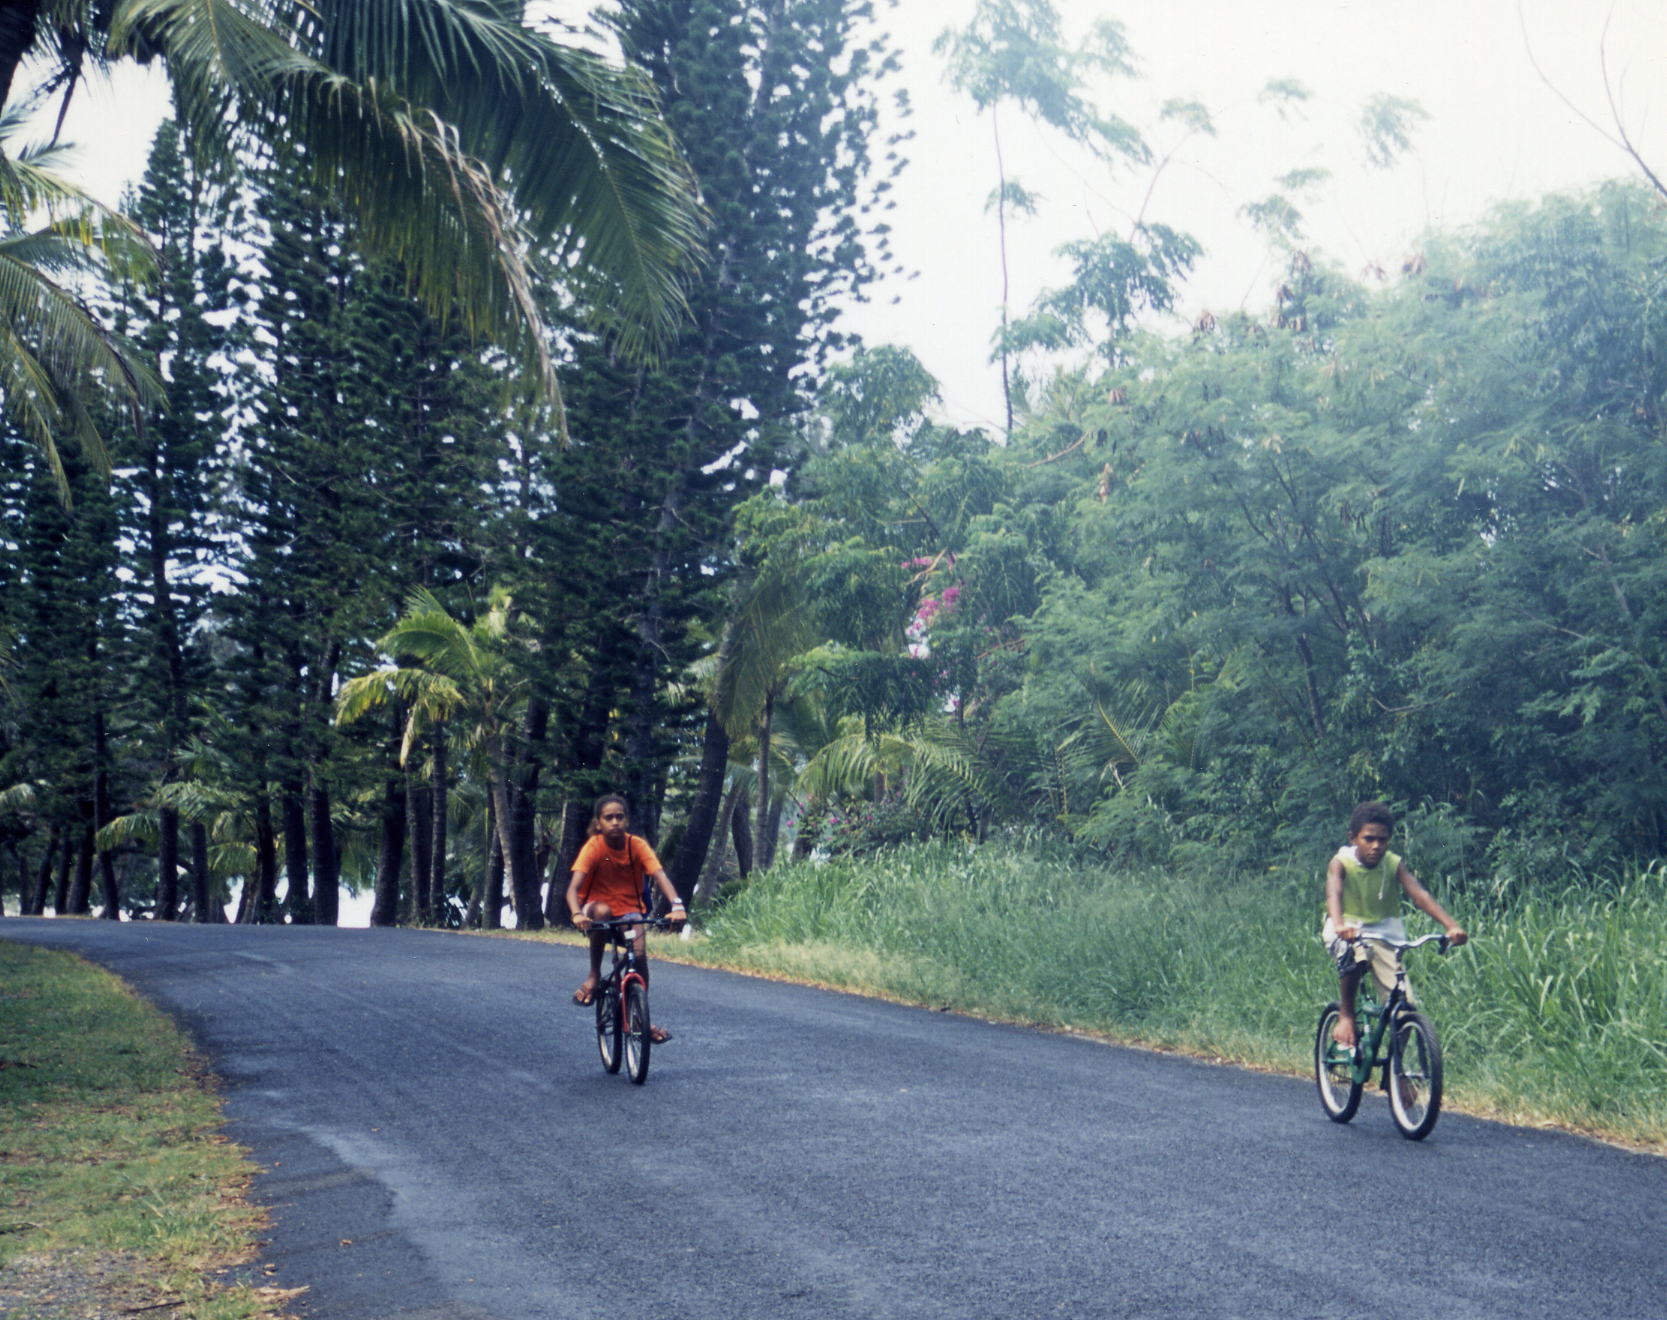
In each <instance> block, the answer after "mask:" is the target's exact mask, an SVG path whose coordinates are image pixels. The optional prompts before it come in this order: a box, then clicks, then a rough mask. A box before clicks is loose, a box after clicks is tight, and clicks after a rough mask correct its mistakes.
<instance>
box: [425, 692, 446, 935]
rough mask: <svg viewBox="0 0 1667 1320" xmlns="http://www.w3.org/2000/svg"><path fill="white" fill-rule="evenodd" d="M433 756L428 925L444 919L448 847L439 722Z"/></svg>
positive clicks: (442, 729)
mask: <svg viewBox="0 0 1667 1320" xmlns="http://www.w3.org/2000/svg"><path fill="white" fill-rule="evenodd" d="M432 743H433V748H434V751H433V756H432V758H431V759H430V761H429V775H428V793H429V824H430V827H431V829H432V831H433V838H432V841H431V842H430V844H429V848H428V862H429V867H430V868H431V869H430V871H429V875H428V884H427V885H426V886H425V887H424V892H425V893H426V894H427V895H428V907H427V911H426V912H425V913H424V915H423V924H425V925H429V926H443V925H444V924H445V921H446V904H447V898H446V853H447V851H448V849H449V847H450V844H449V841H448V840H447V838H446V827H447V826H448V825H449V824H450V820H449V813H450V810H451V808H450V806H449V789H450V785H449V784H448V783H447V779H446V776H447V775H448V774H450V770H449V769H448V768H447V765H446V726H445V724H444V722H442V721H438V720H437V721H435V724H434V729H433V737H432Z"/></svg>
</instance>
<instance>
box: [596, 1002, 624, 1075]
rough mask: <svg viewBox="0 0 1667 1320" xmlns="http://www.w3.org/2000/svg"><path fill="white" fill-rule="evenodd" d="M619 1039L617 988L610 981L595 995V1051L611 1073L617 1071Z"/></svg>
mask: <svg viewBox="0 0 1667 1320" xmlns="http://www.w3.org/2000/svg"><path fill="white" fill-rule="evenodd" d="M619 1037H620V1024H619V988H618V987H617V986H616V985H614V984H613V982H611V981H610V982H608V983H607V984H606V985H604V986H602V987H601V988H600V989H599V990H598V991H597V995H596V1051H597V1053H598V1054H600V1055H601V1056H602V1066H603V1067H604V1068H605V1069H607V1070H608V1071H609V1072H611V1073H616V1072H618V1071H619V1055H620V1050H619Z"/></svg>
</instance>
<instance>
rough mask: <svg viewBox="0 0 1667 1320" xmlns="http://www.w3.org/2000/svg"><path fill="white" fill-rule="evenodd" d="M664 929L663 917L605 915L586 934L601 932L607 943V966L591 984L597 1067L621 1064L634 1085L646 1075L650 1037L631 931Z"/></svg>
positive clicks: (644, 992) (645, 993) (642, 979)
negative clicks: (598, 1056) (609, 951)
mask: <svg viewBox="0 0 1667 1320" xmlns="http://www.w3.org/2000/svg"><path fill="white" fill-rule="evenodd" d="M645 928H646V929H648V930H670V929H671V928H672V926H671V922H670V921H668V920H666V918H664V917H608V918H604V919H602V920H598V921H593V922H591V923H590V926H589V927H588V928H587V933H591V932H595V931H601V932H602V933H603V934H604V935H606V936H607V937H608V943H609V944H610V945H611V946H612V948H613V967H612V968H611V969H610V970H609V972H608V974H607V976H605V977H603V978H602V982H601V984H600V985H598V986H597V987H596V1048H597V1052H598V1053H600V1054H601V1056H602V1066H603V1067H604V1068H606V1069H607V1070H608V1071H609V1072H611V1073H616V1072H618V1071H619V1066H620V1064H621V1063H623V1064H624V1065H625V1075H626V1076H627V1077H629V1078H630V1079H631V1080H632V1081H633V1082H635V1083H636V1084H637V1085H638V1086H641V1085H642V1084H643V1083H644V1082H645V1081H647V1080H648V1056H649V1054H650V1052H651V1051H652V1049H653V1046H654V1041H653V1039H652V1038H651V1036H650V1035H649V1029H650V1027H651V1026H652V1025H653V1019H652V1018H650V1017H649V1016H648V978H647V977H646V976H644V975H643V969H642V967H641V965H640V964H639V963H638V961H637V944H636V932H637V931H638V930H642V929H645Z"/></svg>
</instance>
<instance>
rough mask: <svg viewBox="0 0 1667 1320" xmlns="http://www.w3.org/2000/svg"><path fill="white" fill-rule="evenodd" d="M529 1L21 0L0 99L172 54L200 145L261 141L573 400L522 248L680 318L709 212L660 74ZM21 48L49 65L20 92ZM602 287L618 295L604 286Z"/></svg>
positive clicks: (431, 289)
mask: <svg viewBox="0 0 1667 1320" xmlns="http://www.w3.org/2000/svg"><path fill="white" fill-rule="evenodd" d="M527 8H528V6H527V5H526V4H525V3H524V2H521V0H422V3H421V4H415V5H413V4H411V3H409V0H16V2H15V3H8V4H6V5H3V6H0V107H5V106H7V105H10V104H11V103H12V102H13V101H14V100H19V101H20V103H21V104H23V105H26V106H30V105H33V104H35V103H36V102H38V101H39V100H40V99H41V98H42V97H45V96H48V95H56V94H61V95H62V96H64V97H68V96H69V95H70V94H71V93H72V92H73V90H74V89H75V87H76V86H77V85H78V83H79V82H80V80H81V78H82V76H83V72H84V70H85V69H86V68H87V67H88V66H91V67H94V68H97V67H103V66H108V65H109V64H111V63H113V62H115V61H117V60H120V59H136V60H141V61H149V60H152V59H160V60H161V61H162V62H163V64H164V65H165V66H166V68H167V72H168V76H169V79H170V82H171V84H172V87H173V92H174V100H175V106H176V112H177V114H178V115H179V117H180V118H181V120H182V121H183V122H184V123H185V124H186V125H187V127H188V128H189V130H190V133H191V136H192V139H193V140H194V141H195V142H197V143H198V144H199V149H200V150H202V151H204V152H207V153H209V154H212V155H214V156H216V157H219V158H223V159H227V160H230V159H235V158H237V157H239V156H243V155H247V154H249V153H253V152H259V153H262V154H265V155H267V156H268V157H273V158H277V159H279V160H281V161H282V162H283V163H284V165H285V167H286V168H289V169H293V170H296V171H298V172H300V173H302V174H304V175H306V176H308V177H310V178H311V179H312V180H313V181H314V182H315V183H316V184H318V186H319V187H320V188H321V189H323V190H324V191H325V192H326V193H327V194H328V195H330V196H331V197H332V198H334V199H335V200H336V201H338V202H339V203H341V204H342V205H343V206H344V207H346V208H347V209H348V210H350V211H351V212H352V213H354V214H355V216H356V217H357V220H358V223H359V233H360V236H361V238H362V240H363V241H364V242H365V244H366V245H367V247H369V248H371V249H373V250H376V251H380V252H384V253H391V254H393V255H395V256H397V257H398V258H399V259H400V260H401V261H402V262H403V263H404V265H405V268H406V270H407V271H408V272H409V278H410V280H411V282H412V286H413V289H414V290H415V291H416V292H417V293H418V294H419V295H420V296H421V297H422V299H423V301H424V302H425V303H426V304H427V305H428V306H429V307H430V308H432V309H434V310H435V311H436V312H438V313H440V314H455V313H460V314H461V315H462V316H463V317H464V318H466V320H467V321H468V323H469V324H470V326H471V327H472V328H473V329H475V330H476V331H478V332H480V333H481V334H483V335H485V336H486V337H488V338H491V339H493V340H495V341H496V342H499V343H501V344H503V345H505V346H506V347H510V348H512V349H514V350H516V351H517V353H518V356H519V357H520V358H521V359H522V360H523V361H524V362H525V363H526V364H527V366H528V368H529V372H530V375H531V378H532V380H533V381H535V382H536V383H537V385H538V386H539V387H540V388H541V391H542V393H543V395H544V396H545V397H546V398H548V399H550V400H553V401H554V400H557V399H558V395H557V392H556V387H555V377H554V370H553V366H552V363H551V359H550V356H549V352H548V348H547V335H546V332H545V329H544V326H543V324H542V319H541V317H540V315H539V312H538V310H537V307H536V304H535V297H534V290H533V287H532V280H531V278H530V275H529V271H528V266H527V260H526V255H525V254H526V253H527V252H528V251H529V250H534V249H536V250H539V251H552V252H553V253H554V255H555V256H556V257H557V259H558V260H561V261H562V262H563V263H564V264H565V265H566V266H567V267H568V268H569V273H570V275H571V274H573V273H575V272H582V273H583V274H585V275H586V277H587V278H589V279H591V280H592V281H594V282H596V283H598V284H600V285H601V286H602V288H601V290H599V291H598V294H599V296H597V297H596V298H595V299H594V301H595V302H596V303H597V305H606V306H608V307H610V308H612V309H614V312H615V314H616V315H617V318H618V319H617V322H616V324H615V325H614V326H613V327H612V329H613V330H614V332H615V333H616V334H617V335H618V337H619V339H620V342H621V345H622V347H624V348H625V349H627V350H637V349H643V348H647V347H650V346H652V344H653V343H655V342H656V341H657V340H658V339H660V338H661V337H662V336H664V335H665V334H666V333H667V332H668V331H669V330H670V328H671V327H672V326H673V325H674V324H675V323H676V321H677V319H678V317H679V316H680V314H681V309H682V306H683V303H682V297H681V293H680V287H681V281H682V279H683V277H684V275H685V274H686V272H687V270H688V269H689V267H690V266H691V264H692V262H693V259H694V256H695V254H696V252H697V250H698V246H699V233H700V223H701V212H700V208H699V205H698V202H697V200H696V195H695V194H696V190H695V185H694V182H693V179H692V177H691V176H690V174H689V171H688V168H687V165H686V164H685V162H684V160H683V157H682V154H681V152H680V150H679V149H678V147H677V145H676V143H675V141H674V140H673V138H672V136H671V134H670V131H669V130H668V129H667V128H666V127H665V124H664V122H663V120H662V119H661V117H660V115H659V110H658V105H657V101H656V99H655V96H654V94H653V91H652V88H651V86H650V84H649V83H648V80H647V79H646V78H645V77H644V76H643V75H641V74H640V73H638V72H636V71H634V70H629V69H624V68H621V67H618V66H617V65H614V64H611V63H609V62H608V61H607V60H606V59H605V58H603V57H602V56H600V55H597V54H594V53H592V52H589V51H585V50H582V49H579V48H577V47H575V46H571V45H564V44H562V43H560V42H557V41H555V40H552V39H551V38H549V37H547V36H545V35H543V34H542V33H540V32H538V31H536V30H535V29H534V28H533V27H532V26H531V25H530V24H529V22H528V20H527V13H526V10H527ZM25 57H34V58H36V59H37V60H39V61H41V62H42V63H43V64H44V65H45V67H46V74H45V77H44V79H43V81H41V82H40V83H38V84H36V85H35V86H33V87H30V88H27V89H25V90H24V91H23V92H22V93H21V94H20V95H18V94H15V93H14V88H13V82H14V78H15V76H16V74H17V72H18V70H19V68H20V66H21V65H22V63H23V61H24V59H25ZM604 294H605V296H602V295H604Z"/></svg>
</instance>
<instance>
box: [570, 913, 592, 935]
mask: <svg viewBox="0 0 1667 1320" xmlns="http://www.w3.org/2000/svg"><path fill="white" fill-rule="evenodd" d="M573 924H574V926H576V927H577V928H578V929H579V930H581V931H585V930H589V929H590V918H589V917H587V916H586V915H585V914H584V913H583V912H575V913H574V914H573Z"/></svg>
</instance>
